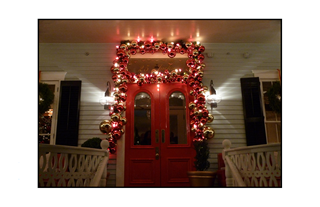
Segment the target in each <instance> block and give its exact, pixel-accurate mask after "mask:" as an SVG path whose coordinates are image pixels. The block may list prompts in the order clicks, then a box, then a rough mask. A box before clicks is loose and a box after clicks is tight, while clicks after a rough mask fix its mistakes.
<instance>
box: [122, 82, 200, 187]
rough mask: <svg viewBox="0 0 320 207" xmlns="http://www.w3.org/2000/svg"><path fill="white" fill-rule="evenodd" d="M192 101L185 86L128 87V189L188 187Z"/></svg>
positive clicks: (192, 158)
mask: <svg viewBox="0 0 320 207" xmlns="http://www.w3.org/2000/svg"><path fill="white" fill-rule="evenodd" d="M190 98H192V97H191V96H190V95H189V90H188V86H187V85H186V84H182V83H171V84H159V85H157V84H145V85H142V86H138V85H137V84H128V92H127V110H126V118H127V125H126V135H125V186H136V187H162V186H164V187H165V186H167V187H168V186H189V179H188V176H187V171H190V170H194V167H193V166H194V165H193V164H194V156H195V150H194V149H193V148H192V140H191V139H190V128H189V127H190V126H189V123H190V120H189V109H188V106H187V105H188V103H189V101H190Z"/></svg>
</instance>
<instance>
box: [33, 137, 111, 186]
mask: <svg viewBox="0 0 320 207" xmlns="http://www.w3.org/2000/svg"><path fill="white" fill-rule="evenodd" d="M108 147H109V142H108V141H107V140H102V141H101V148H102V149H93V148H85V147H70V146H62V145H49V144H39V155H38V158H39V176H38V177H39V179H38V180H39V187H60V186H61V187H98V186H106V182H107V180H106V179H107V163H108V160H109V151H108Z"/></svg>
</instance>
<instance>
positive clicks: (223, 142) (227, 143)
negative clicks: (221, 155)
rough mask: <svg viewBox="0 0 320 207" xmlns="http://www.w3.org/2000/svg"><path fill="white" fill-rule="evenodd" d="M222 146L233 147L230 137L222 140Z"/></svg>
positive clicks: (225, 147)
mask: <svg viewBox="0 0 320 207" xmlns="http://www.w3.org/2000/svg"><path fill="white" fill-rule="evenodd" d="M222 146H223V148H224V149H230V147H231V141H230V140H228V139H225V140H223V141H222Z"/></svg>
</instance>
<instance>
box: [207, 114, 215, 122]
mask: <svg viewBox="0 0 320 207" xmlns="http://www.w3.org/2000/svg"><path fill="white" fill-rule="evenodd" d="M213 120H214V117H213V115H212V114H208V120H207V123H211V122H212V121H213Z"/></svg>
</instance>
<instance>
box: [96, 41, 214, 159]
mask: <svg viewBox="0 0 320 207" xmlns="http://www.w3.org/2000/svg"><path fill="white" fill-rule="evenodd" d="M204 51H205V47H204V46H203V45H201V44H200V43H199V42H190V41H187V42H183V41H179V42H176V43H174V42H169V43H167V42H162V41H154V40H153V39H152V40H150V41H149V40H147V41H144V42H142V41H140V40H139V39H138V40H137V41H129V40H128V41H122V42H121V43H120V46H117V50H116V58H115V60H114V61H113V65H112V66H111V68H110V70H111V72H112V73H113V76H112V79H113V81H114V84H115V88H114V94H113V96H114V97H115V104H114V105H113V107H111V110H110V118H111V120H104V121H102V122H101V123H100V131H101V132H102V133H104V134H107V135H109V136H108V137H109V138H108V140H109V144H110V147H109V151H110V153H115V151H116V143H117V140H119V139H120V138H121V136H122V135H123V134H124V129H123V126H124V125H125V124H126V122H127V120H126V118H125V117H124V116H123V112H124V111H125V110H126V100H127V94H126V92H127V90H128V86H127V83H136V84H138V85H139V86H142V85H143V84H158V88H160V85H161V84H163V83H185V84H188V85H189V86H190V87H191V88H192V90H190V95H192V96H194V101H193V102H190V103H189V109H190V120H191V121H190V127H191V131H192V132H193V141H194V142H201V141H203V140H206V139H210V138H213V137H214V134H215V131H214V130H213V129H212V128H210V127H208V126H206V125H205V124H206V123H210V122H212V121H213V115H211V114H209V111H208V110H207V108H206V106H205V99H206V98H205V97H206V96H205V93H206V92H207V91H208V87H207V86H203V84H202V77H203V69H204V68H205V64H204V62H203V61H204V55H203V54H202V53H203V52H204ZM138 53H140V54H142V55H143V54H145V53H151V54H154V53H163V54H164V55H167V56H168V57H169V58H174V57H175V56H176V54H179V53H180V54H186V55H187V57H188V60H187V61H186V66H187V68H188V69H187V70H186V71H182V70H181V69H174V70H172V71H168V70H165V71H164V72H159V71H157V70H155V69H154V70H152V71H151V73H150V74H143V73H139V74H135V73H132V72H130V71H128V68H127V66H128V63H129V60H130V56H131V55H136V54H138ZM158 90H159V89H158Z"/></svg>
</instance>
